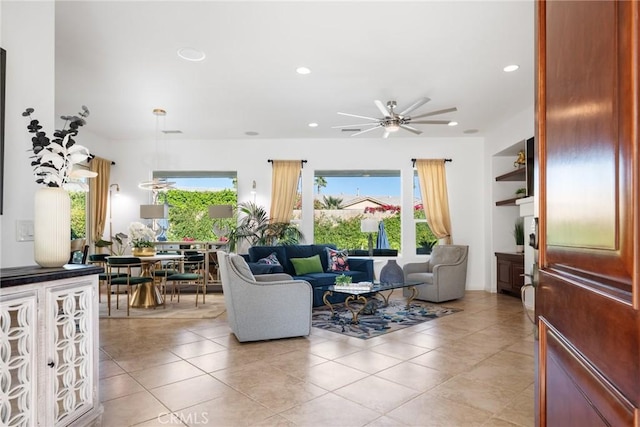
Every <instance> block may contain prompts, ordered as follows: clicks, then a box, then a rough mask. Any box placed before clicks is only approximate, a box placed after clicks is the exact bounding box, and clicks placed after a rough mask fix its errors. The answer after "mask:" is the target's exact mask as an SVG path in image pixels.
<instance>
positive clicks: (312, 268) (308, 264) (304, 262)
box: [291, 255, 322, 276]
mask: <svg viewBox="0 0 640 427" xmlns="http://www.w3.org/2000/svg"><path fill="white" fill-rule="evenodd" d="M291 263H292V264H293V268H294V269H295V270H296V275H297V276H302V275H303V274H307V273H322V263H321V262H320V255H314V256H312V257H309V258H291Z"/></svg>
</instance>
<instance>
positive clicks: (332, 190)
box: [171, 177, 400, 197]
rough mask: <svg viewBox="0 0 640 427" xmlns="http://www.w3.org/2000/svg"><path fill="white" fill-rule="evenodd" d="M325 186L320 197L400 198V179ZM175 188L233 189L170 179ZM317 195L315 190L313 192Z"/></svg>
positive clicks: (225, 183) (217, 182)
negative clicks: (341, 195) (174, 183)
mask: <svg viewBox="0 0 640 427" xmlns="http://www.w3.org/2000/svg"><path fill="white" fill-rule="evenodd" d="M325 180H326V181H327V186H326V187H323V188H321V189H320V194H321V195H331V196H336V195H340V194H344V195H361V196H393V197H399V196H400V177H326V178H325ZM171 181H175V182H176V188H184V189H203V188H211V189H221V188H233V183H232V180H231V179H229V178H171ZM313 192H314V194H317V192H318V190H317V188H314V190H313Z"/></svg>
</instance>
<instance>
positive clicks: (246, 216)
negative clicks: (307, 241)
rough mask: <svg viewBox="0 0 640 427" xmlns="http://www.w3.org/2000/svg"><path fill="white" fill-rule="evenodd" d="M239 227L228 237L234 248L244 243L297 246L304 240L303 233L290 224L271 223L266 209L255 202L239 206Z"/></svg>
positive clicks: (250, 244)
mask: <svg viewBox="0 0 640 427" xmlns="http://www.w3.org/2000/svg"><path fill="white" fill-rule="evenodd" d="M238 211H239V213H240V220H239V222H238V226H237V227H236V228H235V229H232V230H231V231H230V232H229V235H228V236H227V237H228V238H229V242H230V245H231V247H232V248H234V247H235V246H236V245H237V244H239V243H240V242H242V241H246V242H247V243H248V244H249V246H272V245H295V244H297V243H298V242H299V241H300V240H301V239H302V232H301V231H300V230H299V229H298V227H297V226H296V225H295V224H291V223H289V222H283V223H279V222H274V223H272V222H270V218H269V215H268V214H267V211H266V209H265V208H264V207H262V206H260V205H257V204H256V203H253V202H244V203H240V204H238Z"/></svg>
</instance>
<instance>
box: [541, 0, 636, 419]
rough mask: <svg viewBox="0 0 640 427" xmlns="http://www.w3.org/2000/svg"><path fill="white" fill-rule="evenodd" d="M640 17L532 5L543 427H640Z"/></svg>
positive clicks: (620, 4) (571, 5)
mask: <svg viewBox="0 0 640 427" xmlns="http://www.w3.org/2000/svg"><path fill="white" fill-rule="evenodd" d="M639 11H640V7H639V2H638V1H546V2H545V1H540V2H538V3H537V17H536V23H537V25H536V30H537V42H538V44H537V55H538V56H537V63H538V76H537V80H538V81H537V85H536V87H537V90H536V92H537V93H536V99H537V105H536V109H537V117H536V120H537V129H536V140H537V142H538V144H539V146H538V149H539V152H538V153H539V159H538V160H539V163H538V167H539V183H540V192H539V195H540V205H539V208H540V234H539V238H540V250H539V253H538V255H539V264H540V279H539V286H538V287H537V289H536V315H537V317H538V328H539V330H538V333H539V335H538V337H539V341H538V352H537V373H538V377H537V382H536V386H537V391H538V393H537V397H536V399H537V401H536V417H537V418H536V421H537V424H538V425H540V426H562V427H564V426H598V425H610V426H634V425H635V426H640V410H639V409H638V407H639V405H640V316H639V311H638V310H639V306H640V244H639V241H640V229H639V227H640V224H639V222H640V216H639V206H640V178H639V174H640V171H639V163H640V154H639V151H640V147H639V144H638V132H639V131H640V129H639V127H638V121H639V119H638V115H639V113H640V111H639V110H638V109H639V105H640V96H639V85H640V74H639V72H638V62H639V61H640V50H639V40H638V39H639V36H638V33H639V31H640V22H639V18H638V16H639Z"/></svg>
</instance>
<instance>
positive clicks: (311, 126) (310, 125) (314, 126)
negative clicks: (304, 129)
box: [309, 123, 318, 128]
mask: <svg viewBox="0 0 640 427" xmlns="http://www.w3.org/2000/svg"><path fill="white" fill-rule="evenodd" d="M309 127H310V128H317V127H318V124H317V123H309Z"/></svg>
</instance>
